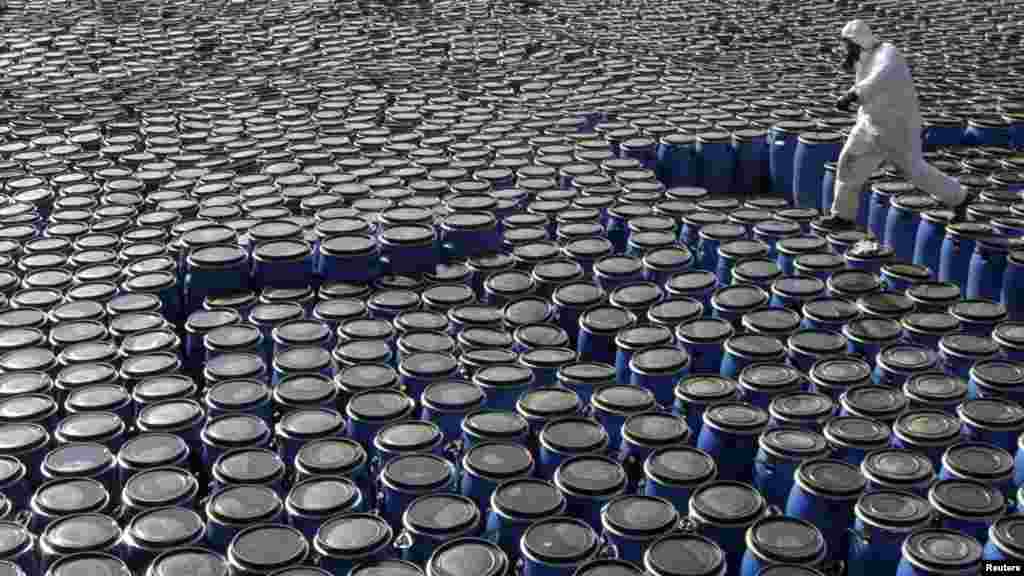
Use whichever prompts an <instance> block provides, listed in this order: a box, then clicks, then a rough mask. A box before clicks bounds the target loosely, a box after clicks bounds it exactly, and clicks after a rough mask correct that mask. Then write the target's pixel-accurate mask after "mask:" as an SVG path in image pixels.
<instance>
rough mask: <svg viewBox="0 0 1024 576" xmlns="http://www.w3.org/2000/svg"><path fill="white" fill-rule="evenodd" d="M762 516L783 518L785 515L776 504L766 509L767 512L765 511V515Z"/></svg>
mask: <svg viewBox="0 0 1024 576" xmlns="http://www.w3.org/2000/svg"><path fill="white" fill-rule="evenodd" d="M764 515H765V516H785V515H786V513H785V512H783V510H782V507H781V506H779V505H777V504H772V505H771V506H769V507H768V509H767V510H765V514H764Z"/></svg>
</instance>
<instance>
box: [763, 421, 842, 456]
mask: <svg viewBox="0 0 1024 576" xmlns="http://www.w3.org/2000/svg"><path fill="white" fill-rule="evenodd" d="M759 443H760V445H761V448H762V449H764V450H766V451H768V452H770V453H772V454H774V455H776V456H779V457H783V458H791V459H800V460H804V459H807V458H814V457H821V456H824V455H825V454H827V453H828V442H826V440H825V437H824V436H822V435H821V434H818V433H817V432H814V431H811V430H802V429H800V428H792V427H780V428H773V429H771V430H768V431H766V432H765V433H764V434H762V435H761V438H760V441H759Z"/></svg>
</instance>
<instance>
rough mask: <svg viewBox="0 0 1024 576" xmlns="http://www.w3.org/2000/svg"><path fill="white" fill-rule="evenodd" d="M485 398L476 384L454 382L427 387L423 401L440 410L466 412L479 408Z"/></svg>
mask: <svg viewBox="0 0 1024 576" xmlns="http://www.w3.org/2000/svg"><path fill="white" fill-rule="evenodd" d="M484 398H485V396H484V393H483V391H482V390H481V389H480V388H479V387H478V386H476V385H475V384H473V383H471V382H464V381H460V380H452V381H447V382H435V383H433V384H430V385H429V386H427V388H426V389H425V390H424V391H423V398H422V401H423V402H424V403H428V404H430V405H431V406H433V407H435V408H437V409H440V410H466V409H468V408H472V407H474V406H479V405H480V404H481V402H483V400H484Z"/></svg>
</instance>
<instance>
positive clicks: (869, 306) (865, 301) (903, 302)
mask: <svg viewBox="0 0 1024 576" xmlns="http://www.w3.org/2000/svg"><path fill="white" fill-rule="evenodd" d="M857 304H858V305H859V306H860V307H861V308H863V309H864V310H866V311H867V312H869V313H871V314H876V315H879V316H885V317H887V318H899V317H902V316H903V315H905V314H908V313H909V312H911V311H913V309H914V302H913V301H912V300H911V299H910V298H908V297H907V296H905V295H904V294H900V293H897V292H875V293H872V294H865V295H863V296H861V297H860V298H858V299H857Z"/></svg>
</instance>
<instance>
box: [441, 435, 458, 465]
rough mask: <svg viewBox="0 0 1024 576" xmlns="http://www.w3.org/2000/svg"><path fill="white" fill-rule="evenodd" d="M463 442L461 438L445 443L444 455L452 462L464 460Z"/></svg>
mask: <svg viewBox="0 0 1024 576" xmlns="http://www.w3.org/2000/svg"><path fill="white" fill-rule="evenodd" d="M462 451H463V442H462V439H461V438H457V439H455V440H451V441H449V442H448V443H446V444H445V445H444V449H443V452H444V455H445V457H447V458H448V459H449V460H451V461H452V462H456V463H457V462H459V461H460V460H462Z"/></svg>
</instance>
